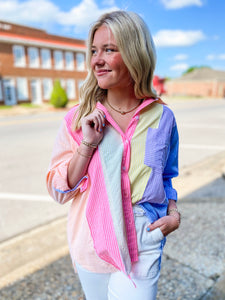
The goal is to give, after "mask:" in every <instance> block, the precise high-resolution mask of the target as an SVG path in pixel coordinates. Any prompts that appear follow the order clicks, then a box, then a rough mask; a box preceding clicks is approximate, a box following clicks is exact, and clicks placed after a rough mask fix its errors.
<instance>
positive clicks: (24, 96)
mask: <svg viewBox="0 0 225 300" xmlns="http://www.w3.org/2000/svg"><path fill="white" fill-rule="evenodd" d="M16 92H17V99H18V100H28V88H27V79H26V78H24V77H18V78H17V79H16Z"/></svg>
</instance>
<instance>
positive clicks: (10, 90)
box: [3, 79, 16, 105]
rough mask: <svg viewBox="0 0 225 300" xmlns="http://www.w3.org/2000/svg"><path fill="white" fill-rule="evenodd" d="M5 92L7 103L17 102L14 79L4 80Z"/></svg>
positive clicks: (13, 103)
mask: <svg viewBox="0 0 225 300" xmlns="http://www.w3.org/2000/svg"><path fill="white" fill-rule="evenodd" d="M3 93H4V99H5V105H15V104H16V91H15V81H14V80H13V79H4V80H3Z"/></svg>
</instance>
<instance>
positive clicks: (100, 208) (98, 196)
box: [86, 151, 125, 272]
mask: <svg viewBox="0 0 225 300" xmlns="http://www.w3.org/2000/svg"><path fill="white" fill-rule="evenodd" d="M100 165H101V162H100V157H99V153H98V151H96V153H95V154H94V156H93V158H92V160H91V163H90V165H89V172H90V173H89V174H90V180H91V182H92V181H94V179H95V178H98V180H95V185H94V186H93V185H92V186H91V188H90V195H91V198H90V199H89V200H88V204H87V210H86V216H87V221H88V224H89V227H90V231H91V235H92V238H93V241H94V247H95V250H96V252H97V254H98V255H99V257H100V258H102V259H104V260H105V261H106V262H108V263H111V264H112V265H113V266H115V267H116V268H118V269H120V270H122V271H124V272H125V267H124V264H123V262H122V259H121V256H120V251H119V248H118V244H117V240H116V235H115V231H114V228H113V221H112V217H111V213H110V207H109V202H108V196H107V191H106V187H105V182H104V176H103V171H102V168H100V167H99V166H100ZM96 166H98V167H96Z"/></svg>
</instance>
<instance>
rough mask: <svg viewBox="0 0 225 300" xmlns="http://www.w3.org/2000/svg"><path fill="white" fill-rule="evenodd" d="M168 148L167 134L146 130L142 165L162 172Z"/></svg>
mask: <svg viewBox="0 0 225 300" xmlns="http://www.w3.org/2000/svg"><path fill="white" fill-rule="evenodd" d="M168 146H169V143H168V136H167V134H165V133H163V132H162V130H159V129H156V128H148V132H147V137H146V144H145V157H144V164H145V165H147V166H148V167H151V168H152V169H155V170H157V171H159V172H163V170H164V167H165V165H166V159H167V155H168Z"/></svg>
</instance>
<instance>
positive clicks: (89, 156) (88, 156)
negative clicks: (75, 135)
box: [77, 148, 92, 158]
mask: <svg viewBox="0 0 225 300" xmlns="http://www.w3.org/2000/svg"><path fill="white" fill-rule="evenodd" d="M77 153H78V154H79V155H80V156H83V157H87V158H91V157H92V155H86V154H82V153H81V152H80V151H79V150H78V148H77Z"/></svg>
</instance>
